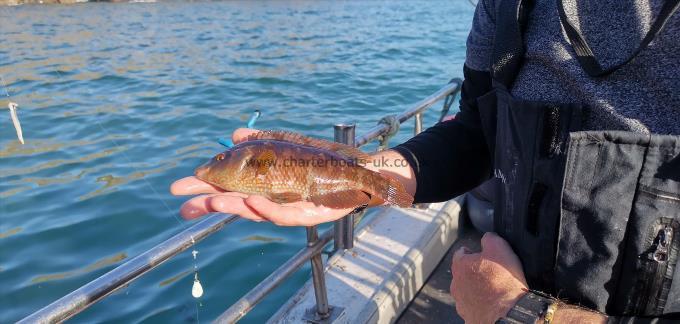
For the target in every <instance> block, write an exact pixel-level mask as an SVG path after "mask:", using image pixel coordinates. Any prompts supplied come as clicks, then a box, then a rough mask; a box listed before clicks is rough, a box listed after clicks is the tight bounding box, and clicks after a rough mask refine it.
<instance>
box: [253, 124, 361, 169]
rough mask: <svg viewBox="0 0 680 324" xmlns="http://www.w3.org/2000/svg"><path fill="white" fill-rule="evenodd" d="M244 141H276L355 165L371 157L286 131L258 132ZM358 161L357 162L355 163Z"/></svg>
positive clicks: (344, 147)
mask: <svg viewBox="0 0 680 324" xmlns="http://www.w3.org/2000/svg"><path fill="white" fill-rule="evenodd" d="M246 140H277V141H284V142H290V143H294V144H299V145H304V146H309V147H314V148H318V149H322V150H328V151H333V152H336V153H338V154H340V155H342V156H344V157H346V158H348V159H351V160H355V162H357V163H368V161H369V160H370V159H371V156H370V155H369V154H367V153H365V152H363V151H361V150H360V149H358V148H356V147H353V146H349V145H346V144H342V143H336V142H330V141H326V140H322V139H318V138H313V137H308V136H304V135H301V134H298V133H293V132H287V131H274V130H269V131H260V132H257V133H254V134H251V135H249V136H248V137H247V139H246ZM357 160H358V161H357Z"/></svg>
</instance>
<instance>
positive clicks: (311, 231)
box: [307, 226, 330, 319]
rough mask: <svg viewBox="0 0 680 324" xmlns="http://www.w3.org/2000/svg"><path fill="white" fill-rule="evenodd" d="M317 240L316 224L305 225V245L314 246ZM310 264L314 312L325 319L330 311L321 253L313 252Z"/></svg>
mask: <svg viewBox="0 0 680 324" xmlns="http://www.w3.org/2000/svg"><path fill="white" fill-rule="evenodd" d="M318 240H319V233H318V231H317V230H316V226H309V227H307V246H309V247H311V246H314V244H315V243H316V241H318ZM310 261H311V264H312V282H313V283H314V296H315V297H316V314H317V315H318V319H326V318H328V315H330V313H329V312H328V295H327V294H326V278H325V277H324V273H323V261H322V260H321V253H317V254H315V255H314V256H313V257H312V258H311V260H310Z"/></svg>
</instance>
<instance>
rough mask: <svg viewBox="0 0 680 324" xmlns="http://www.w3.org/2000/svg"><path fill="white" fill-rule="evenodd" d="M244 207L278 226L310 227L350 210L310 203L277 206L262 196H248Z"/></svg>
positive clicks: (337, 217) (345, 213) (336, 217)
mask: <svg viewBox="0 0 680 324" xmlns="http://www.w3.org/2000/svg"><path fill="white" fill-rule="evenodd" d="M245 203H246V205H248V206H249V207H250V208H252V209H253V210H254V211H255V212H256V213H257V214H258V215H260V216H261V217H263V218H265V219H267V220H269V221H270V222H272V223H274V224H276V225H279V226H311V225H317V224H320V223H324V222H329V221H333V220H336V219H339V218H340V217H342V216H344V215H347V214H348V213H349V212H351V211H352V209H331V208H327V207H323V206H321V207H317V206H314V204H313V203H310V202H296V203H291V204H285V205H281V204H277V203H275V202H272V201H271V200H269V199H267V198H264V197H262V196H249V197H248V198H246V199H245Z"/></svg>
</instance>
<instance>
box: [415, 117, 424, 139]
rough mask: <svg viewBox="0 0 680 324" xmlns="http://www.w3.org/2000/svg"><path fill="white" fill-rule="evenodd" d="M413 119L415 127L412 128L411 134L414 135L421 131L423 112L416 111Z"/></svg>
mask: <svg viewBox="0 0 680 324" xmlns="http://www.w3.org/2000/svg"><path fill="white" fill-rule="evenodd" d="M414 120H415V127H414V128H413V136H416V135H418V134H420V132H422V131H423V113H417V114H416V115H415V118H414Z"/></svg>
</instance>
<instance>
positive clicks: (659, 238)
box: [647, 226, 673, 263]
mask: <svg viewBox="0 0 680 324" xmlns="http://www.w3.org/2000/svg"><path fill="white" fill-rule="evenodd" d="M672 241H673V228H672V227H670V226H664V227H663V228H661V229H660V230H659V231H658V233H657V235H656V238H654V241H653V242H654V243H653V245H652V248H651V250H652V251H651V252H649V253H648V254H647V258H648V259H649V260H650V261H655V262H656V263H664V262H666V261H668V252H669V251H668V248H669V245H670V243H671V242H672Z"/></svg>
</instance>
